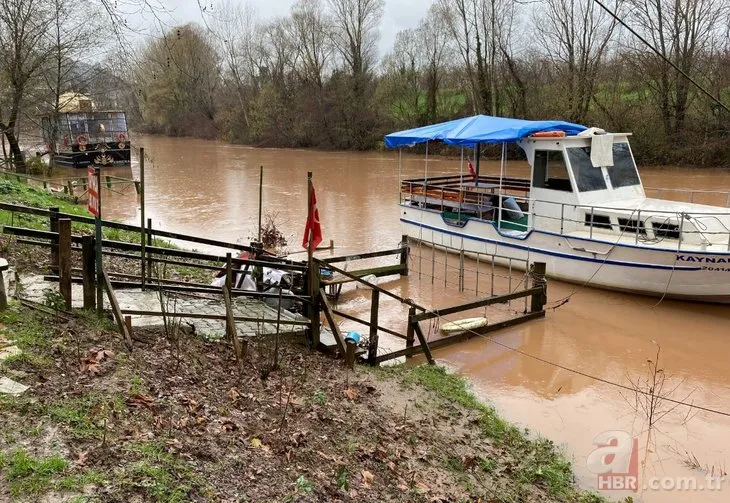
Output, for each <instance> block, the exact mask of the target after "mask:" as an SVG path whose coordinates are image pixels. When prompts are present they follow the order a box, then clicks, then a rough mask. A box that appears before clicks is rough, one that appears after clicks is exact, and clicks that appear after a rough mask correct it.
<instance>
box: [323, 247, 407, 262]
mask: <svg viewBox="0 0 730 503" xmlns="http://www.w3.org/2000/svg"><path fill="white" fill-rule="evenodd" d="M401 251H402V248H394V249H392V250H383V251H377V252H369V253H359V254H357V255H340V256H339V257H327V258H323V259H322V261H323V262H326V263H328V264H335V263H337V262H351V261H353V260H363V259H367V258H376V257H387V256H389V255H398V254H400V253H401Z"/></svg>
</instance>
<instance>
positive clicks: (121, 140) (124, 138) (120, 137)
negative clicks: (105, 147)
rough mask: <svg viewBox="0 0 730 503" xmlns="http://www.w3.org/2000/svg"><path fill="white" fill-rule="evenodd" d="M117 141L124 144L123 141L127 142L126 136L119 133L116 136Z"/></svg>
mask: <svg viewBox="0 0 730 503" xmlns="http://www.w3.org/2000/svg"><path fill="white" fill-rule="evenodd" d="M117 140H118V141H119V143H124V142H125V141H127V135H126V134H124V133H119V134H118V135H117Z"/></svg>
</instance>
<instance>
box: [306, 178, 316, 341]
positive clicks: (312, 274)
mask: <svg viewBox="0 0 730 503" xmlns="http://www.w3.org/2000/svg"><path fill="white" fill-rule="evenodd" d="M312 193H313V188H312V172H311V171H308V172H307V218H308V219H309V218H310V217H311V218H314V213H313V212H314V208H313V206H314V205H313V204H312V199H313V198H312ZM305 232H307V233H308V234H309V235H308V236H307V238H308V241H307V270H308V271H309V298H310V299H311V302H312V303H311V305H310V309H309V319H310V321H311V328H310V332H311V333H310V338H311V341H312V347H313V348H315V349H317V347H318V346H319V308H318V306H319V271H318V270H315V266H314V257H313V255H314V249H313V248H314V246H313V244H314V229H313V228H311V229H310V228H309V227H307V229H306V230H305Z"/></svg>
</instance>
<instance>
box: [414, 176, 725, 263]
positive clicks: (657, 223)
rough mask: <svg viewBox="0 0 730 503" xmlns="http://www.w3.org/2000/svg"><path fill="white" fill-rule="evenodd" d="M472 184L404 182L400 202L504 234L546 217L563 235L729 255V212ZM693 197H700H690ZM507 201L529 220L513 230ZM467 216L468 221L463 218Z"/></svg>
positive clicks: (490, 182)
mask: <svg viewBox="0 0 730 503" xmlns="http://www.w3.org/2000/svg"><path fill="white" fill-rule="evenodd" d="M470 180H471V177H463V176H440V177H434V178H429V179H416V180H404V181H402V182H401V203H403V202H406V201H410V202H411V203H413V204H417V205H419V206H422V207H428V208H431V209H437V210H439V211H441V212H442V213H443V212H453V213H454V214H457V215H458V216H457V217H456V218H457V219H458V224H459V225H464V224H465V223H466V221H465V220H468V218H474V217H475V218H478V219H482V220H488V221H492V222H494V223H495V225H496V226H497V229H498V230H500V231H504V230H505V229H509V230H510V231H516V232H525V233H526V232H529V231H530V230H532V229H534V228H535V220H536V219H543V220H547V221H553V222H555V225H554V226H549V229H550V230H555V231H557V230H558V229H559V232H560V234H561V235H568V234H570V233H573V232H575V231H576V230H578V229H580V230H586V231H587V232H588V236H589V238H590V239H593V237H594V235H595V234H604V235H605V234H607V233H611V234H613V235H618V236H621V237H623V236H625V235H629V236H633V237H634V239H633V240H634V243H635V244H636V245H638V244H639V243H642V244H658V243H661V242H664V241H666V240H677V241H678V244H677V247H678V249H682V247H683V246H684V247H685V248H686V247H687V246H688V245H693V246H697V245H719V244H721V245H723V247H725V248H727V250H728V251H730V208H729V209H728V210H727V211H721V212H705V211H670V210H653V209H652V210H641V209H636V210H631V209H627V208H617V207H611V206H601V205H593V206H591V205H576V204H570V203H560V202H555V201H544V200H536V199H531V198H530V197H529V182H528V181H526V180H523V179H504V178H503V179H502V180H501V183H500V178H499V177H481V176H480V177H479V180H478V182H476V181H470ZM647 190H660V189H647ZM661 190H666V191H671V190H674V189H661ZM676 191H677V192H679V193H685V194H687V195H688V196H689V197H690V199H692V200H695V199H696V198H697V197H698V196H697V195H698V194H704V195H710V196H714V197H717V196H722V197H725V194H726V193H724V192H722V191H691V190H683V189H676ZM692 193H694V194H696V195H695V196H692V195H691V194H692ZM727 197H729V198H730V196H727ZM508 198H509V199H513V200H514V201H515V202H517V203H518V205H519V206H520V208H521V209H522V213H523V214H524V215H526V216H527V219H526V220H527V221H526V222H519V223H517V225H515V224H516V222H512V225H511V226H510V225H508V224H507V223H506V222H508V221H509V219H506V218H504V215H505V213H508V212H510V211H511V210H510V209H509V208H505V207H504V203H505V200H506V199H508ZM693 198H694V199H693ZM536 205H538V206H539V207H540V208H541V209H540V210H539V211H536ZM551 206H552V208H551ZM557 207H559V213H558V211H557ZM551 210H552V211H551ZM464 216H466V217H467V218H466V219H464V220H463V217H464ZM606 219H608V220H606ZM558 226H559V227H558ZM544 228H545V226H540V229H544Z"/></svg>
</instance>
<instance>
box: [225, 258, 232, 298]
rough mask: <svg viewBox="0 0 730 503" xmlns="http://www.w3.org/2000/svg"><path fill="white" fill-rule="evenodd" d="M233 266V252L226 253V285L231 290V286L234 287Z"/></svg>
mask: <svg viewBox="0 0 730 503" xmlns="http://www.w3.org/2000/svg"><path fill="white" fill-rule="evenodd" d="M232 268H233V257H232V256H231V252H228V253H226V286H227V287H228V290H229V291H230V289H231V288H233V286H232V285H233V272H231V269H232Z"/></svg>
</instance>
